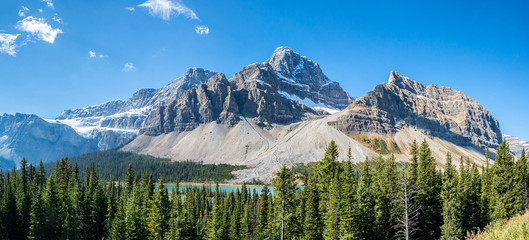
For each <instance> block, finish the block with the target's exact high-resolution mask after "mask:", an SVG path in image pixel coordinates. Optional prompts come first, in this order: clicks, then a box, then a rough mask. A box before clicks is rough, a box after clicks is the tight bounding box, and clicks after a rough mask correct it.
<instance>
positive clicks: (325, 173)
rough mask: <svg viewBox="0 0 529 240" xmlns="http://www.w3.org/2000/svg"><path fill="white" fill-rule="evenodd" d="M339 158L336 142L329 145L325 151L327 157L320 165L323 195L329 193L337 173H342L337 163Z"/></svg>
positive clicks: (319, 171)
mask: <svg viewBox="0 0 529 240" xmlns="http://www.w3.org/2000/svg"><path fill="white" fill-rule="evenodd" d="M337 158H338V146H336V143H335V142H334V140H332V141H331V143H329V146H328V147H327V150H326V151H325V157H324V158H323V159H322V160H321V161H320V162H319V164H318V172H317V175H318V179H319V182H320V187H321V189H322V191H323V193H327V191H328V187H329V186H331V182H332V180H333V179H334V174H335V173H340V172H341V170H340V164H339V163H338V162H337V161H336V159H337Z"/></svg>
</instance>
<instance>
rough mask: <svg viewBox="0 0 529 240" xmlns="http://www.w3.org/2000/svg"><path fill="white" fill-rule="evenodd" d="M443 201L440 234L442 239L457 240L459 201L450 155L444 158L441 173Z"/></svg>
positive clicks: (454, 171) (456, 180) (459, 229)
mask: <svg viewBox="0 0 529 240" xmlns="http://www.w3.org/2000/svg"><path fill="white" fill-rule="evenodd" d="M441 200H442V201H443V225H442V226H441V234H442V238H443V239H454V240H455V239H459V238H461V236H462V229H461V228H462V226H461V225H462V222H461V217H462V215H461V202H460V201H461V200H462V198H460V197H459V191H458V173H457V171H456V169H455V167H454V165H452V156H451V155H450V153H448V154H447V156H446V165H445V169H444V173H443V188H442V191H441Z"/></svg>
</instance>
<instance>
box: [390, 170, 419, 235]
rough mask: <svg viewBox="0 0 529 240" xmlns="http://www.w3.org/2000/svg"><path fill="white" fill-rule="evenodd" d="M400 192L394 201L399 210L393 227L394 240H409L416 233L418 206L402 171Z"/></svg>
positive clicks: (412, 189) (417, 229)
mask: <svg viewBox="0 0 529 240" xmlns="http://www.w3.org/2000/svg"><path fill="white" fill-rule="evenodd" d="M400 185H401V192H400V193H399V195H400V196H399V197H398V198H396V199H395V201H398V202H397V206H398V209H399V215H400V216H399V218H398V219H397V223H396V224H395V225H394V228H395V229H396V235H395V237H394V238H395V239H405V240H410V239H411V237H412V236H413V234H414V233H416V232H418V231H419V230H420V229H419V228H418V226H417V225H418V219H419V206H418V205H417V203H416V201H415V196H416V193H417V192H416V191H415V189H414V188H413V186H412V185H411V184H410V183H409V182H408V173H407V171H406V169H404V171H403V177H402V179H401V180H400Z"/></svg>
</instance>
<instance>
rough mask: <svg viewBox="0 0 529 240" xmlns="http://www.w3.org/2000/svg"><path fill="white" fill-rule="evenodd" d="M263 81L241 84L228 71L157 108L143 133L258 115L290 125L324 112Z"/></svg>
mask: <svg viewBox="0 0 529 240" xmlns="http://www.w3.org/2000/svg"><path fill="white" fill-rule="evenodd" d="M270 88H271V86H270V85H269V84H265V83H263V82H256V81H253V82H247V83H245V84H244V86H239V87H237V82H233V81H228V80H227V79H226V77H225V76H224V74H217V75H215V76H213V77H211V78H210V79H209V80H208V81H207V83H206V84H200V85H198V86H197V87H195V88H192V89H190V90H187V91H185V92H183V93H182V94H181V95H180V96H179V97H178V98H177V99H176V100H174V101H173V102H171V103H170V104H168V105H166V106H163V107H160V108H158V109H157V110H155V111H153V112H152V113H151V114H150V116H149V119H148V120H147V122H146V123H145V126H144V128H142V130H141V131H140V134H146V135H160V134H164V133H169V132H173V131H191V130H193V129H195V128H196V127H198V126H199V125H200V124H203V123H208V122H214V121H215V122H218V123H223V124H227V125H229V126H233V125H234V124H236V123H237V122H238V121H240V117H241V116H243V117H249V118H254V119H255V120H256V122H257V123H258V124H260V125H262V126H264V125H270V124H272V123H279V124H286V123H291V122H294V121H299V120H301V119H303V118H307V117H309V116H316V115H320V114H322V113H321V112H317V111H315V110H314V109H312V108H310V107H307V106H305V105H302V104H299V103H298V102H296V101H293V100H290V99H287V98H285V97H284V96H282V95H280V94H277V93H276V92H273V91H271V89H270Z"/></svg>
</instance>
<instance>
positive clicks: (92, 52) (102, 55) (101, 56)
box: [88, 50, 107, 58]
mask: <svg viewBox="0 0 529 240" xmlns="http://www.w3.org/2000/svg"><path fill="white" fill-rule="evenodd" d="M88 55H89V56H90V58H106V57H107V56H105V54H102V53H96V52H94V51H92V50H90V51H88Z"/></svg>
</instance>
